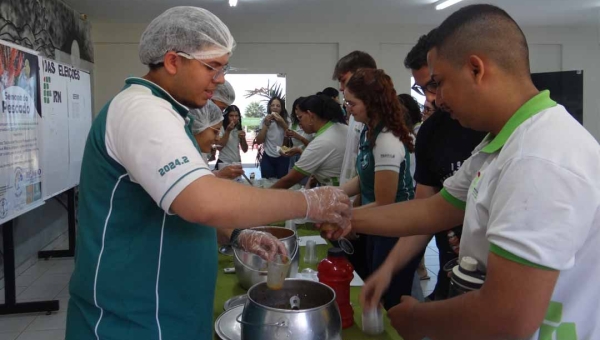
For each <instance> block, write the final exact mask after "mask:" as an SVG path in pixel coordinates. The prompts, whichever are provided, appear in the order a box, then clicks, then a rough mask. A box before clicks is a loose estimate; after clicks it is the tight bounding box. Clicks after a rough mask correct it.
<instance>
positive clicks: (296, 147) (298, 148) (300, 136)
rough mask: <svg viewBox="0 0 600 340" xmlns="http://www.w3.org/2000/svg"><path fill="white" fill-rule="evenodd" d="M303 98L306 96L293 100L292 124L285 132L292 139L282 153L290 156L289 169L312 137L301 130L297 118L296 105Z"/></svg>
mask: <svg viewBox="0 0 600 340" xmlns="http://www.w3.org/2000/svg"><path fill="white" fill-rule="evenodd" d="M305 99H306V97H300V98H298V99H296V100H295V101H294V105H292V126H291V127H290V128H289V129H288V130H287V131H286V132H285V136H286V137H288V138H290V139H291V140H292V148H291V149H290V150H288V151H287V152H284V153H283V156H285V157H290V166H289V169H290V170H291V169H292V168H293V167H294V164H296V162H297V161H298V160H299V159H300V155H301V154H302V151H304V149H305V148H306V146H307V145H308V143H310V141H311V140H312V139H313V138H314V135H313V134H312V133H306V132H304V130H302V126H301V125H300V120H299V119H298V110H299V108H298V105H299V104H300V103H301V102H302V101H304V100H305Z"/></svg>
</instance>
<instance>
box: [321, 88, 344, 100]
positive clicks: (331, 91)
mask: <svg viewBox="0 0 600 340" xmlns="http://www.w3.org/2000/svg"><path fill="white" fill-rule="evenodd" d="M321 94H324V95H326V96H327V97H331V98H336V97H339V95H340V91H338V90H336V89H334V88H333V87H328V88H326V89H324V90H323V92H321Z"/></svg>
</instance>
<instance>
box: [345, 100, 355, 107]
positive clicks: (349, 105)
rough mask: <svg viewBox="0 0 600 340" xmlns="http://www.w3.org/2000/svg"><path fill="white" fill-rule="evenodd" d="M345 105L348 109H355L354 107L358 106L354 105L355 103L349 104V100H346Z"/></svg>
mask: <svg viewBox="0 0 600 340" xmlns="http://www.w3.org/2000/svg"><path fill="white" fill-rule="evenodd" d="M344 105H345V106H346V107H353V106H354V105H356V104H354V103H351V102H349V101H347V100H344Z"/></svg>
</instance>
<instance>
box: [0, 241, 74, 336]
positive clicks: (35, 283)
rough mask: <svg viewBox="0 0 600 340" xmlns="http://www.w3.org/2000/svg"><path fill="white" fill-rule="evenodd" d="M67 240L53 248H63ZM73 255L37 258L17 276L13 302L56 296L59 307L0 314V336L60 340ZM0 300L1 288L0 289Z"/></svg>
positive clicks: (62, 331)
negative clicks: (34, 262) (50, 310)
mask: <svg viewBox="0 0 600 340" xmlns="http://www.w3.org/2000/svg"><path fill="white" fill-rule="evenodd" d="M67 247H68V243H65V244H62V245H60V246H59V247H57V249H66V248H67ZM73 266H74V263H73V259H52V260H48V261H44V260H40V261H39V262H37V263H36V264H34V265H33V266H31V267H30V268H29V269H27V270H26V271H25V272H24V273H23V274H21V275H20V276H19V277H18V278H17V282H16V283H17V302H28V301H39V300H53V299H56V300H59V303H60V310H59V311H58V312H53V313H52V314H51V315H46V313H33V314H16V315H6V316H0V340H63V339H64V338H65V326H66V319H67V305H68V303H69V289H68V284H69V279H70V278H71V272H72V271H73ZM0 302H4V289H0Z"/></svg>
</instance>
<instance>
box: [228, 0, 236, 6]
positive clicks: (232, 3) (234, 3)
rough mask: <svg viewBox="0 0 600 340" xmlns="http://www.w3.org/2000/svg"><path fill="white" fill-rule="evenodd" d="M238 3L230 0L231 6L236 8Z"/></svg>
mask: <svg viewBox="0 0 600 340" xmlns="http://www.w3.org/2000/svg"><path fill="white" fill-rule="evenodd" d="M237 2H238V0H229V6H231V7H235V6H237Z"/></svg>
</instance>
